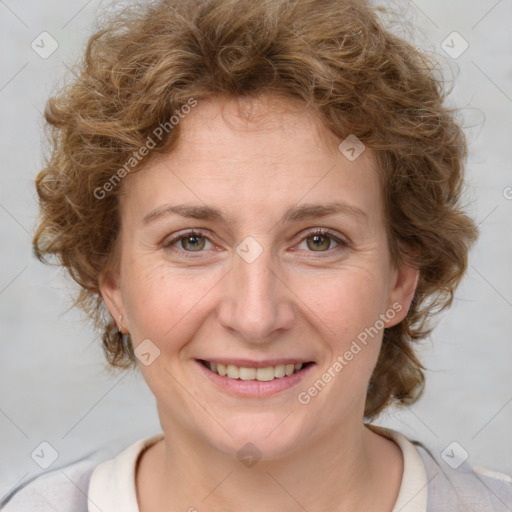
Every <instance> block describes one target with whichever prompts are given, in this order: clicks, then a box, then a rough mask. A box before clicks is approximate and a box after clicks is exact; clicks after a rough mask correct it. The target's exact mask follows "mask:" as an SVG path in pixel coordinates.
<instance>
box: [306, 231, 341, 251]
mask: <svg viewBox="0 0 512 512" xmlns="http://www.w3.org/2000/svg"><path fill="white" fill-rule="evenodd" d="M303 243H305V244H306V247H307V249H309V250H310V251H311V252H327V251H329V250H331V249H333V250H334V251H336V250H341V249H343V248H344V247H346V246H347V245H348V243H347V242H345V241H344V240H342V239H341V238H339V237H337V236H335V235H334V234H333V233H331V232H330V231H328V230H326V229H318V230H316V231H313V232H310V233H308V234H307V235H306V237H305V238H304V239H303V241H302V243H301V244H303ZM333 245H335V246H334V248H333V247H332V246H333ZM299 247H300V246H299Z"/></svg>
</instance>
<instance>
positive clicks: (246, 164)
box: [5, 0, 512, 512]
mask: <svg viewBox="0 0 512 512" xmlns="http://www.w3.org/2000/svg"><path fill="white" fill-rule="evenodd" d="M433 65H434V63H433V62H430V61H429V60H428V59H427V58H426V57H425V56H423V55H422V54H420V53H419V52H418V51H417V50H416V49H414V48H413V47H412V46H410V45H409V44H407V43H405V42H404V41H402V40H400V39H398V38H397V37H395V36H393V35H392V34H391V33H390V32H388V31H386V30H385V29H384V28H383V27H382V26H381V25H380V23H379V22H378V19H377V16H376V13H375V12H374V11H373V10H372V9H371V8H370V7H369V6H368V5H366V4H365V3H363V2H361V1H355V0H353V1H349V0H339V1H323V0H321V1H319V0H316V1H315V2H312V1H308V0H301V1H290V0H273V1H272V2H258V3H256V2H249V1H240V0H237V1H233V0H210V1H204V0H203V1H199V0H186V1H183V0H181V1H178V0H169V1H163V2H156V3H153V4H150V5H148V6H147V7H145V8H143V9H134V10H133V11H131V12H130V11H126V12H125V13H124V14H123V15H122V16H121V15H118V16H117V17H114V18H112V19H111V20H110V21H108V22H106V23H105V27H104V28H103V29H102V30H101V31H99V32H98V33H96V34H95V35H94V36H92V37H91V39H90V41H89V44H88V47H87V51H86V55H85V58H84V61H83V63H82V67H81V74H80V75H79V77H78V78H77V80H76V81H75V82H73V83H72V84H71V85H70V86H69V87H68V88H66V89H64V90H63V91H61V93H60V94H59V95H57V96H56V97H54V98H52V99H51V100H50V101H49V103H48V106H47V109H46V112H45V116H46V120H47V122H48V123H49V126H50V127H51V128H52V135H53V138H52V144H53V146H52V154H51V156H50V158H49V160H48V162H47V165H46V167H45V169H43V171H42V172H41V173H40V175H39V176H38V178H37V183H36V185H37V191H38V194H39V198H40V202H41V212H42V216H41V221H40V225H39V227H38V230H37V232H36V234H35V238H34V248H35V251H36V254H37V256H38V257H39V258H40V259H41V260H45V258H46V257H48V256H52V255H53V256H56V257H57V260H58V262H59V264H61V265H63V266H64V267H65V268H66V269H67V270H68V271H69V272H70V274H71V276H72V277H73V278H74V279H75V280H76V281H77V282H78V284H79V285H80V286H81V288H80V292H79V295H78V296H77V299H76V304H77V305H80V306H82V307H83V308H84V309H85V310H86V311H87V312H88V313H89V315H90V316H91V317H92V318H93V319H94V320H95V321H96V324H97V326H98V327H99V329H100V330H101V332H102V338H103V343H104V348H105V353H106V356H107V359H108V361H109V363H110V364H112V365H113V366H119V367H125V368H127V367H129V366H133V365H137V366H138V367H139V369H140V371H141V372H142V374H143V377H144V379H145V381H146V382H147V384H148V386H149V388H150V389H151V391H152V393H153V394H154V396H155V399H156V402H157V408H158V413H159V417H160V422H161V426H162V431H163V432H162V434H161V435H157V436H153V437H151V438H148V439H143V440H141V441H139V442H137V443H135V444H134V445H132V446H130V447H128V448H127V449H126V450H125V451H123V452H122V453H120V454H119V455H117V456H116V457H115V458H114V459H110V460H101V457H99V458H93V457H91V458H87V459H85V460H82V461H78V462H77V463H75V464H72V465H71V466H69V467H67V468H64V469H62V470H58V471H55V472H52V473H48V474H46V475H44V476H42V477H39V478H38V479H36V480H35V481H34V482H31V483H29V484H28V485H26V486H25V487H23V488H22V489H20V490H18V491H17V492H16V493H14V495H13V496H12V497H10V498H8V500H7V504H6V505H5V510H7V511H9V510H21V509H23V510H30V509H32V510H39V509H44V507H47V508H48V506H49V505H50V506H51V507H53V508H56V509H59V510H84V511H85V510H89V511H92V510H95V511H96V510H101V511H102V512H107V511H108V512H111V511H123V512H135V511H141V512H153V511H161V510H188V511H195V510H198V511H203V510H205V511H206V510H210V511H214V510H215V511H216V510H235V509H243V510H248V511H253V512H258V511H263V510H264V511H274V510H275V511H277V510H290V511H292V510H297V511H298V510H307V511H309V512H315V511H323V510H340V511H341V510H365V511H368V512H377V511H378V512H389V511H393V512H397V511H399V510H400V511H413V510H414V511H427V510H428V511H433V510H436V511H438V510H456V509H460V510H496V511H498V510H510V508H511V507H512V485H511V482H510V480H509V481H507V477H505V476H503V475H496V474H494V475H489V474H487V475H486V474H479V473H476V472H475V471H474V470H472V469H471V468H470V467H468V466H467V464H462V465H459V466H457V468H456V469H452V468H450V467H448V466H446V464H445V465H444V466H443V465H442V462H441V461H440V460H437V459H436V457H434V456H433V455H432V454H430V453H429V451H428V450H427V449H426V448H425V447H423V446H421V445H419V446H416V445H414V444H413V443H411V441H410V440H408V439H407V438H405V437H404V436H403V435H402V434H400V433H399V432H396V431H393V430H390V429H385V428H382V427H376V426H374V425H371V423H369V422H370V421H371V420H372V419H373V418H375V417H376V416H377V415H378V414H379V413H380V412H381V411H382V410H384V409H385V408H386V407H387V406H388V405H390V404H392V403H397V404H411V403H413V402H414V401H415V400H416V399H417V398H418V397H419V396H420V394H421V391H422V389H423V383H424V376H423V372H422V369H423V367H422V365H421V363H420V362H419V360H418V359H417V357H416V356H415V353H414V344H415V342H416V341H417V340H419V339H421V338H424V337H425V336H426V335H427V334H428V332H429V330H430V329H431V327H430V324H429V320H430V318H431V317H432V315H433V314H434V313H436V312H437V311H439V310H441V309H443V308H445V307H447V306H449V304H450V302H451V300H452V297H453V293H454V290H455V288H456V286H457V284H458V283H459V281H460V279H461V278H462V276H463V274H464V271H465V269H466V265H467V251H468V248H469V247H470V245H471V243H472V242H473V241H474V240H475V239H476V233H477V229H476V227H475V225H474V223H473V222H472V220H471V219H470V218H469V217H468V216H467V215H466V214H465V213H464V211H463V210H462V207H461V205H460V204H459V203H460V202H459V199H460V194H461V189H462V184H463V162H464V158H465V156H466V145H465V140H464V136H463V133H462V131H461V129H460V127H459V126H458V124H457V123H456V121H455V119H454V116H453V113H452V112H450V111H449V110H448V109H446V108H445V107H444V105H443V99H444V98H443V95H442V93H441V91H440V87H439V84H438V82H436V80H435V79H434V78H433V75H432V68H433ZM52 500H53V501H52ZM52 503H53V505H52ZM54 505H55V506H54ZM37 507H40V508H37Z"/></svg>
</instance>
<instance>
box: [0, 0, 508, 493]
mask: <svg viewBox="0 0 512 512" xmlns="http://www.w3.org/2000/svg"><path fill="white" fill-rule="evenodd" d="M118 3H119V2H118ZM125 3H126V2H125ZM396 5H397V6H398V7H399V8H400V9H401V10H402V11H403V15H404V16H406V17H407V18H408V19H410V20H411V21H412V22H413V23H414V24H416V26H417V30H416V31H415V32H414V33H409V36H410V37H413V38H414V39H415V40H416V42H417V43H418V44H420V45H422V46H423V47H424V48H426V49H429V50H431V51H434V52H436V53H438V54H439V58H440V59H441V62H442V67H443V69H444V70H445V72H446V73H447V76H452V78H453V79H454V82H455V85H454V89H453V92H452V94H451V96H450V101H451V102H452V103H453V104H454V105H457V106H458V107H460V108H461V113H462V115H463V116H464V125H465V127H466V132H467V134H468V137H469V142H470V145H471V154H470V158H469V162H468V171H467V172H468V174H467V182H468V193H467V200H468V202H469V205H470V214H471V215H472V216H473V217H474V218H475V219H476V220H477V222H478V223H479V226H480V229H481V236H480V239H479V241H478V243H477V245H476V247H475V248H474V250H473V251H472V252H471V254H470V266H469V271H468V273H467V276H466V278H465V279H464V281H463V283H462V285H461V287H460V288H459V290H458V293H457V298H456V300H455V302H454V304H453V307H452V308H451V309H450V310H449V311H448V312H447V313H445V314H443V315H442V316H441V317H440V318H439V325H438V328H437V330H436V331H434V334H433V335H432V337H431V339H430V340H428V341H427V342H426V343H425V344H424V347H423V348H422V350H421V352H422V357H423V361H424V362H425V365H426V366H427V368H428V372H427V387H426V391H425V394H424V396H423V397H422V398H421V400H420V401H419V402H418V403H417V404H415V405H414V406H413V407H411V408H409V409H405V410H403V411H395V410H389V411H388V412H386V413H385V414H383V415H382V417H381V418H379V420H378V421H377V423H379V424H383V425H387V426H390V427H393V428H397V429H398V430H400V431H402V432H403V433H405V434H406V435H408V436H409V437H413V438H416V439H419V440H421V441H422V442H423V443H425V444H426V445H427V446H429V447H431V448H432V449H434V451H436V452H437V453H439V454H440V453H441V452H442V451H443V449H444V448H445V447H447V446H448V445H449V444H450V443H451V442H453V441H457V442H458V443H459V444H460V446H461V447H463V449H464V450H466V451H467V452H468V453H469V462H470V463H471V464H473V465H476V466H486V467H489V468H492V469H494V470H498V471H503V472H506V473H508V474H511V475H512V457H511V455H512V436H511V435H510V433H511V431H512V429H511V426H512V403H511V402H512V372H511V362H512V339H511V334H510V333H511V331H512V314H511V313H512V271H511V261H512V241H511V240H512V237H511V227H512V224H511V216H512V188H508V187H512V163H511V160H510V154H511V153H510V149H511V144H512V141H511V136H512V126H511V124H512V123H511V119H512V59H511V58H510V57H511V54H512V35H511V34H512V31H511V30H510V27H509V25H510V20H512V0H500V1H496V0H478V1H474V2H467V1H465V0H451V1H450V2H446V1H444V0H416V1H415V2H409V1H407V0H402V1H399V2H396ZM99 6H100V3H99V2H98V1H97V0H89V1H88V2H87V1H84V2H69V1H68V2H65V1H63V0H45V1H44V2H40V1H39V2H38V1H35V0H26V1H24V2H15V1H14V0H0V38H1V45H0V59H1V61H0V106H1V116H0V126H1V131H0V133H1V138H0V147H1V153H0V154H1V164H0V180H1V185H0V237H1V238H0V240H1V245H0V247H1V249H0V251H1V252H0V256H1V265H0V333H1V358H0V375H1V379H2V381H1V385H0V453H1V454H2V455H1V457H0V497H1V496H3V495H4V494H5V493H7V492H8V491H9V489H11V488H12V487H13V486H14V485H16V484H17V483H18V482H20V481H21V480H23V479H25V478H29V477H31V476H34V475H36V474H37V473H39V472H41V471H42V470H41V468H40V467H39V466H38V465H37V464H36V463H35V462H34V460H32V458H31V456H30V454H31V453H32V452H33V450H34V449H35V448H36V447H37V446H39V444H40V443H41V442H42V441H47V442H49V443H50V444H51V445H52V446H53V447H54V448H55V449H56V450H57V452H58V455H59V457H58V459H57V461H56V462H55V463H54V465H53V466H52V467H57V466H59V465H61V464H63V463H65V462H67V461H70V460H72V459H74V458H77V457H79V456H81V455H84V454H87V453H88V452H90V451H92V450H94V449H96V448H98V447H100V446H105V445H107V444H110V443H113V445H112V446H113V447H114V448H113V449H114V450H117V449H118V448H119V449H120V448H121V447H122V446H124V445H127V444H128V443H130V442H132V441H134V440H136V439H138V438H140V437H142V436H146V435H150V434H152V433H156V432H158V431H159V423H158V418H157V414H156V409H155V404H154V399H153V397H152V395H151V394H150V392H149V391H148V390H147V388H146V386H145V384H144V383H143V381H142V379H141V378H140V377H139V376H138V375H137V374H133V373H132V374H118V375H115V374H109V372H108V371H106V369H105V365H104V362H103V355H102V352H101V349H100V347H99V341H98V340H97V338H96V336H95V334H94V332H93V331H92V329H91V328H90V327H89V326H88V325H87V324H86V323H84V322H83V318H82V317H81V313H80V312H79V311H76V310H74V311H69V312H66V309H67V308H68V306H69V303H70V302H69V294H70V291H71V290H72V285H71V284H70V282H69V281H68V280H67V279H65V277H64V276H63V275H62V273H61V272H60V271H59V270H58V269H56V268H50V267H45V266H43V265H42V264H40V263H38V262H37V261H36V260H35V259H34V257H33V256H32V254H31V235H32V231H33V229H34V226H35V219H36V215H37V210H36V200H35V192H34V187H33V179H34V177H35V175H36V173H37V171H38V169H39V168H40V166H41V161H42V158H41V154H42V142H41V141H42V138H41V127H42V121H41V112H42V110H43V108H44V103H45V100H46V98H47V97H48V96H49V95H50V93H51V91H52V90H53V89H54V87H55V86H56V85H57V84H58V83H59V82H60V81H61V80H62V77H63V76H64V75H65V74H67V75H69V71H68V69H67V68H68V66H70V65H71V63H72V62H73V61H74V60H75V59H76V57H77V56H78V55H79V54H80V52H81V49H82V47H83V45H84V43H85V41H86V38H87V36H88V35H89V34H90V33H91V31H92V20H93V19H94V17H95V15H96V13H97V11H98V8H99ZM43 31H47V32H49V33H50V34H51V35H52V37H54V38H55V40H56V41H57V42H58V44H59V47H58V49H57V50H56V51H55V52H54V53H53V54H52V55H51V56H49V57H48V58H46V59H43V58H41V57H40V56H39V55H38V54H37V53H36V52H35V51H33V50H32V48H31V42H32V41H33V40H34V39H36V37H37V36H39V34H40V33H41V32H43ZM453 31H457V32H458V33H459V34H461V35H462V37H463V38H464V39H465V40H466V41H467V42H468V43H469V48H468V49H467V50H466V51H465V52H464V53H463V54H462V55H460V56H459V57H458V58H456V59H452V58H450V57H449V56H448V55H447V54H446V53H445V52H444V51H443V49H442V47H441V42H442V41H443V40H445V39H446V37H447V36H448V35H449V34H451V33H452V32H453ZM448 41H450V39H449V40H448ZM450 44H451V43H450ZM453 45H455V50H457V49H458V48H460V46H457V45H459V42H457V41H456V40H455V41H454V43H453ZM458 449H459V448H458ZM459 450H460V449H459Z"/></svg>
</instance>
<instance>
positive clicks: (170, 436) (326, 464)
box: [136, 423, 403, 512]
mask: <svg viewBox="0 0 512 512" xmlns="http://www.w3.org/2000/svg"><path fill="white" fill-rule="evenodd" d="M164 431H165V432H166V436H165V438H164V439H163V440H162V441H160V442H159V443H156V444H155V445H153V446H152V447H150V448H149V449H148V450H147V451H146V452H145V453H144V454H143V455H142V456H141V459H140V461H139V465H138V469H137V478H136V481H137V494H138V499H139V505H140V511H141V512H154V511H157V510H187V511H191V512H193V511H195V510H197V511H200V512H202V511H203V510H204V511H208V510H225V511H231V510H233V511H235V510H244V511H247V512H263V511H265V512H269V511H272V512H273V511H276V512H277V511H281V510H291V511H292V510H293V511H295V510H297V511H304V510H307V511H308V512H321V511H324V510H336V511H340V512H341V511H349V510H365V511H368V512H373V511H375V512H377V511H379V512H389V511H391V510H392V509H393V505H394V503H395V501H396V498H397V495H398V490H399V487H400V482H401V478H402V473H403V461H402V455H401V451H400V448H399V447H398V446H397V445H396V444H395V443H394V442H393V441H391V440H388V439H385V438H383V437H382V436H380V435H378V434H375V433H374V432H372V431H370V430H369V429H368V428H366V427H364V425H363V424H362V423H359V424H354V425H344V426H340V427H339V428H337V429H336V431H335V432H328V433H326V434H324V435H323V436H322V437H321V438H316V439H312V440H311V441H310V442H309V443H308V444H307V445H303V446H301V450H300V451H297V452H294V453H293V454H291V455H288V456H286V457H284V458H280V459H278V460H264V459H262V460H259V461H258V462H256V463H255V464H254V465H252V466H250V465H245V464H243V463H242V462H241V461H240V460H238V458H236V457H232V456H228V455H226V454H224V453H220V452H219V451H217V450H215V449H213V448H212V447H211V445H207V444H205V443H204V442H203V441H202V440H201V439H197V438H194V436H192V435H191V433H190V432H187V431H184V432H180V430H179V428H173V429H170V428H164ZM178 440H179V441H178Z"/></svg>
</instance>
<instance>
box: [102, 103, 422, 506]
mask: <svg viewBox="0 0 512 512" xmlns="http://www.w3.org/2000/svg"><path fill="white" fill-rule="evenodd" d="M248 114H250V116H248ZM181 128H182V130H183V131H182V135H181V138H180V141H179V144H178V146H177V147H176V149H175V150H173V152H172V153H171V154H168V155H165V157H163V158H159V159H158V160H155V161H153V162H151V163H150V164H148V165H147V166H146V167H145V168H144V169H142V170H141V171H140V172H137V173H134V174H133V175H130V176H129V177H128V178H126V179H125V180H124V182H123V184H122V186H123V194H122V195H121V197H120V212H121V238H120V265H119V268H118V270H117V271H116V272H110V273H108V274H105V275H104V276H103V277H102V280H101V291H102V295H103V298H104V300H105V303H106V305H107V307H108V308H109V311H110V313H111V314H112V316H113V317H114V318H116V319H119V316H120V315H122V317H121V318H122V320H121V322H120V325H119V326H120V327H121V328H122V330H123V331H124V332H129V333H130V334H131V338H132V340H133V342H134V345H135V346H138V344H139V343H141V342H142V341H143V340H145V339H150V340H151V342H152V343H154V345H156V346H157V347H158V349H159V350H160V355H159V357H157V358H156V359H155V360H154V362H152V364H150V365H148V366H145V365H142V364H139V367H140V370H141V372H142V374H143V376H144V379H145V380H146V382H147V384H148V386H149V388H150V389H151V391H152V392H153V394H154V396H155V398H156V403H157V407H158V412H159V416H160V421H161V425H162V429H163V431H164V434H165V439H164V440H163V441H161V442H159V443H156V444H154V445H153V446H151V447H150V448H149V449H148V450H146V452H144V454H143V455H142V457H141V459H140V462H139V466H138V470H137V477H136V483H137V494H138V499H139V504H140V508H141V511H143V512H152V511H156V510H163V509H164V508H163V507H165V509H166V510H188V509H189V508H190V507H195V508H197V510H200V511H203V510H211V511H213V510H221V509H222V510H241V509H242V510H246V511H249V512H258V511H266V512H268V511H278V510H279V511H281V510H290V511H294V510H303V508H302V507H304V508H305V509H306V510H308V511H309V512H316V511H321V510H350V509H354V510H356V509H358V510H367V511H370V512H371V511H374V510H375V511H391V509H392V508H393V504H394V502H395V500H396V497H397V495H398V490H399V486H400V481H401V477H402V472H403V462H402V456H401V451H400V449H399V448H398V446H396V445H395V444H394V442H392V441H390V440H388V439H385V438H384V437H382V436H380V435H378V434H376V433H373V432H371V431H370V430H369V429H368V428H366V427H364V424H363V413H364V403H365V397H366V391H367V387H368V382H369V379H370V376H371V373H372V370H373V368H374V366H375V364H376V361H377V357H378V354H379V349H380V344H381V340H382V330H381V331H380V332H379V334H378V335H376V336H374V337H373V338H371V341H369V343H368V344H367V345H366V346H364V347H363V348H362V350H361V351H360V352H359V353H357V355H355V356H354V357H353V359H352V360H351V361H349V362H348V364H346V366H344V368H343V370H342V371H340V372H338V373H336V376H335V377H334V378H332V379H331V381H330V382H329V383H328V384H327V385H326V386H325V387H324V388H323V389H322V390H321V391H320V392H319V393H318V394H317V395H316V396H314V398H312V399H311V400H310V402H309V403H308V404H306V405H303V404H301V403H300V402H299V401H298V399H297V396H298V394H299V393H300V392H302V391H305V390H307V389H308V388H309V387H310V386H311V385H312V384H313V383H314V382H315V381H317V380H318V379H319V378H321V376H322V374H323V373H324V372H325V371H326V370H327V369H328V368H329V367H331V366H332V364H333V362H334V361H336V359H337V357H338V356H340V355H343V354H344V353H345V352H346V351H347V350H348V349H349V348H350V346H351V344H352V342H353V341H354V340H355V339H356V338H357V336H358V334H359V333H361V332H362V331H364V329H365V328H369V327H371V326H374V325H375V324H376V321H377V320H378V319H379V315H382V314H384V313H385V312H386V311H388V310H389V309H390V308H392V305H393V304H399V305H400V306H401V310H400V311H399V312H397V313H396V314H395V315H393V318H392V319H390V320H386V321H385V326H391V325H394V324H396V323H398V322H399V321H400V320H401V319H402V318H404V317H405V315H406V313H407V310H408V307H409V305H410V302H411V300H412V297H413V294H414V289H415V286H416V283H417V279H418V275H417V271H416V270H414V269H412V268H409V267H402V268H400V269H396V268H394V267H393V266H392V264H391V261H390V257H389V254H388V247H387V241H386V232H385V228H384V219H383V215H382V211H383V210H382V198H381V192H380V188H379V181H378V176H377V171H376V169H375V167H374V162H373V159H372V154H371V151H370V150H369V149H367V150H366V151H364V152H363V153H362V154H361V156H359V157H358V158H357V159H356V160H355V161H353V162H351V161H349V160H348V159H347V158H346V157H345V156H344V155H343V154H342V153H341V152H340V151H338V144H339V143H340V142H341V140H338V139H337V138H336V137H334V136H333V134H331V133H330V132H328V131H327V130H326V129H325V128H324V127H323V126H322V125H321V123H320V122H319V121H318V119H317V118H316V117H315V116H314V114H313V113H312V112H311V111H309V110H308V109H307V108H306V107H304V106H302V105H299V104H296V103H294V102H292V101H288V100H283V99H277V98H272V97H265V96H262V97H259V98H256V99H251V100H248V99H245V100H241V99H238V100H233V99H230V100H225V101H221V100H219V99H208V100H203V101H201V102H200V103H199V105H198V106H197V107H196V108H195V109H194V110H193V111H192V112H191V113H190V114H189V115H188V116H187V117H186V119H185V120H184V121H182V126H181ZM340 200H341V201H344V202H346V203H348V204H350V205H351V206H354V207H357V208H359V209H360V210H362V211H363V212H364V214H365V217H356V216H353V215H349V214H336V215H330V216H324V217H317V218H305V219H302V220H295V221H286V222H284V221H282V220H281V218H282V216H283V214H284V212H285V211H286V210H287V209H288V208H290V207H293V206H297V205H299V206H302V205H305V204H326V203H329V202H331V201H340ZM177 204H186V205H196V206H205V205H207V206H210V207H213V208H217V209H219V210H221V211H222V213H223V214H224V216H225V221H224V222H222V221H219V220H205V219H192V218H184V217H181V216H179V215H172V214H169V215H163V216H160V217H158V218H154V219H153V220H152V221H151V222H149V223H145V222H144V221H143V219H144V217H145V216H147V215H148V214H149V213H151V212H154V211H155V210H156V209H157V208H160V207H162V206H163V205H177ZM319 228H326V229H329V230H331V231H332V232H333V235H334V237H336V238H338V239H339V240H342V241H345V242H346V243H341V244H338V243H337V242H336V240H335V239H333V238H329V237H327V239H325V238H321V239H320V240H319V241H317V244H315V243H314V240H313V236H312V235H313V233H314V232H315V230H318V229H319ZM187 229H201V230H202V231H204V233H203V235H204V236H205V237H206V239H203V238H200V239H199V240H195V241H196V242H199V243H196V245H200V247H201V250H199V251H197V250H196V251H194V250H193V249H194V247H195V246H194V245H192V244H190V243H188V244H187V240H189V239H188V238H185V239H181V241H180V240H177V241H175V242H172V239H173V238H174V236H175V235H180V236H184V235H185V234H186V230H187ZM248 236H251V237H253V238H254V240H256V241H257V243H258V244H259V246H260V248H261V249H262V252H261V254H260V255H259V256H258V257H257V258H256V259H255V260H254V261H253V262H251V263H247V262H246V261H245V260H244V259H243V258H241V257H240V256H239V254H237V252H236V249H237V247H238V245H239V244H240V243H241V242H242V241H244V240H245V239H246V237H248ZM192 241H194V240H192ZM170 242H172V243H170ZM191 247H192V249H191ZM186 249H188V251H187V250H186ZM187 256H189V257H187ZM221 357H229V358H244V359H250V360H254V361H261V360H265V359H274V358H289V357H292V358H296V359H297V360H301V361H313V362H314V363H315V364H314V366H312V367H311V368H310V369H309V370H308V373H307V374H306V376H305V377H304V378H303V379H302V380H301V381H300V382H299V383H298V384H297V385H295V386H293V387H292V388H290V389H286V390H284V391H281V392H279V393H277V394H274V395H273V396H268V397H251V398H248V397H240V396H235V395H233V394H230V393H229V392H225V391H223V390H221V389H219V388H218V387H216V386H215V385H214V384H212V382H211V381H210V380H209V379H208V378H206V377H205V376H204V374H203V372H202V371H201V368H200V367H199V366H198V363H197V361H196V359H206V360H212V359H213V360H214V359H216V358H221ZM248 442H251V443H252V444H254V445H255V446H256V447H257V448H258V450H259V451H260V453H261V455H262V458H261V460H259V461H258V462H257V464H256V465H254V466H253V467H247V466H245V465H244V464H242V463H241V462H240V460H239V459H238V458H237V452H238V451H239V450H240V449H241V448H242V447H243V446H244V445H245V444H246V443H248ZM220 482H222V485H219V484H220ZM206 496H207V498H205V497H206ZM174 507H175V508H174Z"/></svg>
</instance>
